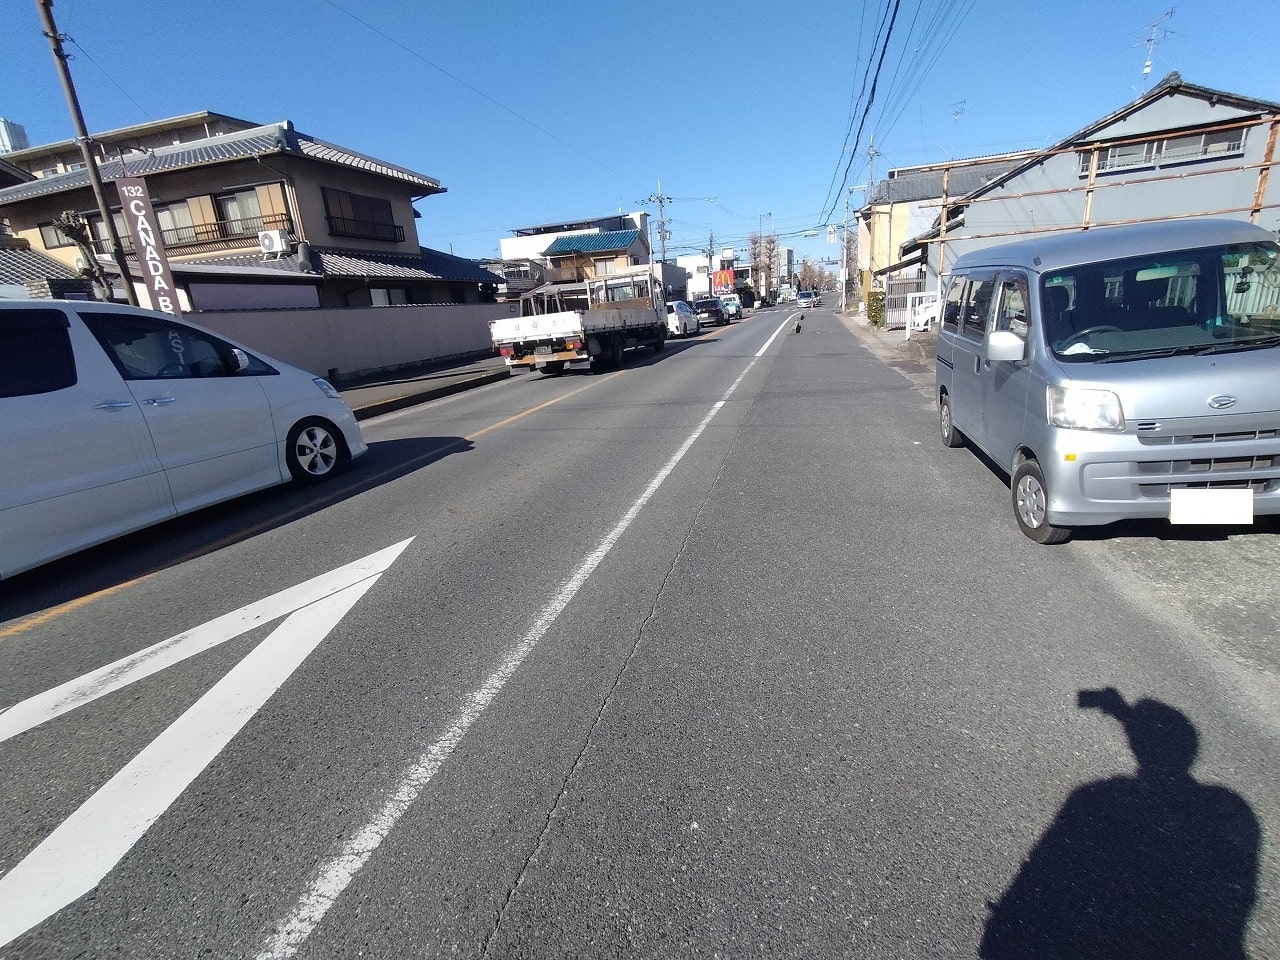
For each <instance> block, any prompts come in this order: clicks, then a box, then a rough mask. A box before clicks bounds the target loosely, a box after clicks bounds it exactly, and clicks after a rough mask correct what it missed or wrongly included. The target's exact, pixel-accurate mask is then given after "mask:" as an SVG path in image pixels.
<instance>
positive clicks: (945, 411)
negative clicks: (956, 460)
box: [938, 393, 964, 447]
mask: <svg viewBox="0 0 1280 960" xmlns="http://www.w3.org/2000/svg"><path fill="white" fill-rule="evenodd" d="M938 432H939V434H941V436H942V443H943V445H944V446H948V447H963V446H964V434H963V433H961V432H960V431H959V430H957V429H956V424H955V421H954V420H952V419H951V397H950V396H949V395H947V394H945V393H944V394H943V395H942V396H941V397H939V398H938Z"/></svg>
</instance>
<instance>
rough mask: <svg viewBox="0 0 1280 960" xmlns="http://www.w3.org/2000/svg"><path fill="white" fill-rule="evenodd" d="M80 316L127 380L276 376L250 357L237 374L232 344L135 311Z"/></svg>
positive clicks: (264, 364)
mask: <svg viewBox="0 0 1280 960" xmlns="http://www.w3.org/2000/svg"><path fill="white" fill-rule="evenodd" d="M80 316H81V318H82V319H83V320H84V322H85V325H86V326H87V327H88V328H89V330H90V332H91V333H92V334H93V335H94V336H95V337H96V338H97V340H98V343H100V344H102V349H104V350H106V351H107V355H108V356H109V357H110V358H111V360H112V362H113V363H114V364H115V365H116V369H117V370H119V371H120V375H121V376H122V377H124V378H125V379H126V380H164V379H174V378H191V377H231V376H237V375H254V374H256V375H262V374H269V373H275V370H274V369H272V368H271V367H270V366H268V365H267V364H266V363H264V362H263V361H261V360H259V359H258V358H257V357H254V356H252V355H248V357H249V366H248V368H247V369H246V370H244V371H243V374H238V373H237V370H236V363H235V359H234V357H233V355H232V349H233V348H232V346H231V344H229V343H226V342H225V341H223V340H219V339H218V338H217V337H214V336H212V335H210V334H207V333H204V332H203V331H200V330H196V329H194V328H192V327H188V326H185V325H183V324H179V323H170V322H167V321H164V320H160V319H157V318H155V317H149V316H144V315H140V314H132V313H115V312H111V313H108V312H105V311H103V312H96V311H88V310H86V311H82V312H81V313H80Z"/></svg>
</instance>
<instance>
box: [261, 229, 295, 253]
mask: <svg viewBox="0 0 1280 960" xmlns="http://www.w3.org/2000/svg"><path fill="white" fill-rule="evenodd" d="M258 246H259V248H261V250H262V252H263V253H288V252H289V231H288V230H259V231H258Z"/></svg>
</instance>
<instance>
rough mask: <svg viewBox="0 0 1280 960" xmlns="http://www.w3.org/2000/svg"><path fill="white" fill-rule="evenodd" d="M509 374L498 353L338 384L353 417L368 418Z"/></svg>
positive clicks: (405, 369)
mask: <svg viewBox="0 0 1280 960" xmlns="http://www.w3.org/2000/svg"><path fill="white" fill-rule="evenodd" d="M510 376H511V369H510V368H509V367H508V366H507V365H506V362H505V361H504V360H503V359H502V357H485V358H483V359H481V360H473V361H470V362H464V363H459V364H454V365H448V364H440V363H435V364H423V365H422V366H418V367H404V368H402V369H400V370H395V371H392V372H390V373H385V374H379V375H377V376H374V377H368V378H361V379H359V380H356V381H353V382H351V383H346V384H343V385H342V386H340V387H339V388H338V392H339V393H341V394H342V399H343V400H345V401H347V406H349V407H350V408H351V409H352V411H353V412H354V413H355V415H356V419H357V420H368V419H369V418H370V417H376V416H379V415H380V414H383V413H391V412H392V411H393V410H402V409H403V408H405V407H410V406H413V405H414V404H416V403H425V402H427V401H428V400H435V399H438V398H439V397H447V396H449V395H450V394H454V393H461V392H462V391H463V390H470V389H472V388H474V387H483V386H484V385H485V384H487V383H496V382H497V381H499V380H505V379H507V378H508V377H510Z"/></svg>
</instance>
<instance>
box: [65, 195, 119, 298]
mask: <svg viewBox="0 0 1280 960" xmlns="http://www.w3.org/2000/svg"><path fill="white" fill-rule="evenodd" d="M53 225H54V226H55V227H57V228H58V229H59V230H61V231H62V232H63V233H64V234H65V235H66V236H67V237H68V238H70V240H71V242H72V243H74V244H75V245H76V248H77V249H78V250H79V251H80V256H81V257H83V258H84V262H85V266H84V267H82V268H81V270H80V274H81V276H85V277H88V278H89V279H90V280H92V281H93V284H94V286H95V287H97V288H98V296H99V298H100V299H102V300H104V301H107V302H110V301H111V300H113V299H114V296H113V294H112V289H111V277H109V276H108V275H107V271H106V270H104V269H103V268H102V264H100V263H99V262H98V257H97V254H96V252H95V250H94V248H93V239H92V238H91V237H90V236H89V224H88V223H86V222H85V219H84V217H82V216H80V214H78V213H76V211H74V210H65V211H63V213H62V216H60V217H58V218H57V219H56V220H54V221H53ZM125 282H126V283H127V282H128V280H127V279H126V281H125Z"/></svg>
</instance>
